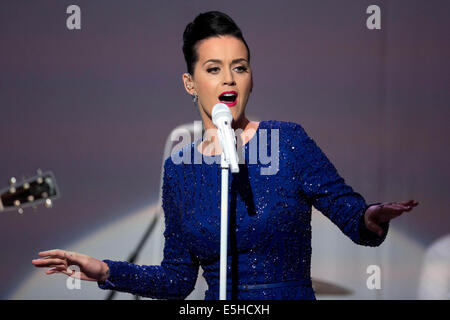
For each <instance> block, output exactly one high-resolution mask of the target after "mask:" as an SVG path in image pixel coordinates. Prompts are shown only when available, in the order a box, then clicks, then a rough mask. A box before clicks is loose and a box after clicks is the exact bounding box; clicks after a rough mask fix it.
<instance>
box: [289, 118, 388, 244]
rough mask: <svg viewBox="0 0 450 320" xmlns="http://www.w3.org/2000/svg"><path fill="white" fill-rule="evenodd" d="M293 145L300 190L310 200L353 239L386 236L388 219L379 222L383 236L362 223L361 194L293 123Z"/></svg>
mask: <svg viewBox="0 0 450 320" xmlns="http://www.w3.org/2000/svg"><path fill="white" fill-rule="evenodd" d="M294 128H295V129H294V132H293V133H292V134H293V136H294V139H293V141H294V146H295V148H296V149H298V150H297V152H298V154H297V161H296V162H295V163H296V172H297V174H299V175H300V181H301V183H302V185H301V187H302V191H303V192H304V193H305V195H306V197H307V198H308V199H309V200H310V202H311V204H312V205H313V206H314V207H315V208H317V209H318V210H319V211H320V212H322V213H323V214H324V215H325V216H327V217H328V218H329V219H330V220H331V221H332V222H333V223H334V224H335V225H336V226H338V227H339V229H340V230H341V231H342V232H343V233H344V234H345V235H346V236H348V237H349V238H350V239H351V240H352V241H353V242H355V243H357V244H360V245H365V246H379V245H380V244H381V243H382V242H383V241H384V239H385V238H386V235H387V231H388V228H389V223H388V222H387V223H385V224H383V225H382V227H383V230H384V233H383V235H382V236H379V235H378V234H376V233H374V232H372V231H370V230H369V229H367V226H366V225H365V219H364V217H365V215H364V213H365V212H366V209H368V208H369V207H370V206H371V205H367V204H366V202H365V200H364V198H363V197H362V196H361V194H359V193H357V192H355V191H354V190H353V189H352V188H351V187H350V186H348V185H347V184H346V183H345V180H344V179H343V178H342V177H341V176H340V175H339V174H338V172H337V170H336V168H335V167H334V166H333V164H332V163H331V162H330V161H329V160H328V158H327V157H326V155H325V154H324V153H323V152H322V150H321V149H320V148H319V147H318V146H317V144H316V143H315V142H314V140H313V139H311V138H310V137H309V136H308V135H307V133H306V132H305V130H304V129H303V128H302V127H301V126H300V125H297V126H295V127H294Z"/></svg>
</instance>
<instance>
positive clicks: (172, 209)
mask: <svg viewBox="0 0 450 320" xmlns="http://www.w3.org/2000/svg"><path fill="white" fill-rule="evenodd" d="M183 39H184V45H183V53H184V56H185V59H186V63H187V69H188V73H185V74H183V82H184V85H185V88H186V90H187V92H188V93H189V94H191V95H192V96H193V97H194V101H195V102H197V104H198V110H199V112H200V115H201V117H202V121H203V124H204V127H205V129H206V130H207V131H208V132H213V134H212V135H211V137H210V139H209V140H204V141H201V142H200V143H199V144H197V142H195V143H193V144H191V145H189V146H187V147H185V148H183V149H182V150H181V151H179V155H182V154H183V153H184V152H187V151H192V153H189V154H195V153H200V154H201V155H202V159H207V158H215V159H217V157H220V154H221V148H220V144H219V142H218V140H217V138H215V134H214V132H215V126H214V125H213V123H212V120H211V112H212V108H213V106H214V105H215V104H216V103H218V102H224V103H226V104H227V105H228V106H229V107H230V111H231V113H232V115H233V123H232V126H233V128H234V129H235V130H236V132H238V130H239V129H241V130H242V131H241V133H240V134H239V135H240V137H238V140H241V141H242V144H243V146H242V148H244V149H243V150H241V151H244V152H243V153H244V154H245V157H246V159H247V157H248V145H249V142H255V141H256V142H259V143H261V141H260V134H259V133H261V132H262V131H263V130H265V131H266V132H267V133H269V136H268V137H267V141H264V142H263V143H267V145H270V144H271V142H272V140H273V138H275V137H272V135H271V132H272V131H270V129H278V130H279V131H278V133H279V135H278V136H277V137H276V138H277V140H278V143H279V150H278V160H279V168H278V170H277V173H276V174H272V175H261V173H260V170H259V169H260V168H261V167H262V166H263V165H262V164H261V163H256V164H244V165H242V164H240V171H239V173H237V174H233V175H230V180H231V183H230V192H229V195H230V202H229V224H230V229H229V230H230V231H229V249H228V253H229V255H228V263H227V266H228V276H227V279H228V286H227V288H228V291H227V292H228V293H227V298H228V299H230V298H233V299H315V295H314V291H313V289H312V285H311V278H310V262H311V261H310V259H311V224H310V222H311V206H312V205H313V206H314V207H316V208H317V209H318V210H320V211H321V212H322V213H323V214H325V215H326V216H327V217H329V218H330V220H331V221H333V222H334V223H335V224H336V225H337V226H338V227H339V228H340V229H341V230H342V231H343V232H344V234H346V235H347V236H348V237H350V238H351V239H352V240H353V241H354V242H355V243H357V244H360V245H366V246H378V245H380V244H381V243H382V242H383V241H384V239H385V237H386V234H387V231H388V223H389V221H390V220H391V219H393V218H395V217H397V216H399V215H400V214H402V213H403V212H404V211H410V210H412V208H413V207H415V206H416V205H417V204H418V203H417V202H415V201H413V200H410V201H406V202H396V203H387V204H373V205H367V204H366V203H365V201H364V198H363V197H362V196H361V195H360V194H359V193H356V192H354V191H353V189H352V188H351V187H350V186H348V185H346V184H345V182H344V179H342V178H341V177H340V176H339V174H338V173H337V171H336V169H335V168H334V166H333V165H332V164H331V163H330V162H329V160H328V159H327V157H326V156H325V154H324V153H323V152H322V151H321V150H320V148H319V147H318V146H317V145H316V144H315V142H314V141H313V140H312V139H311V138H310V137H309V136H308V135H307V134H306V132H305V130H304V129H303V128H302V127H301V126H300V125H299V124H296V123H292V122H281V121H261V122H254V121H250V120H249V119H247V117H246V116H245V107H246V105H247V101H248V99H249V97H250V93H251V91H252V86H253V81H252V70H251V67H250V51H249V48H248V46H247V44H246V42H245V40H244V38H243V36H242V33H241V31H240V29H239V28H238V27H237V25H236V24H235V23H234V22H233V20H232V19H231V18H230V17H228V16H227V15H225V14H223V13H220V12H216V11H214V12H207V13H203V14H200V15H198V16H197V17H196V19H195V20H194V21H193V22H192V23H189V24H188V26H187V27H186V30H185V32H184V35H183ZM239 138H240V139H239ZM247 162H248V161H246V163H247ZM191 163H192V162H191ZM210 163H211V162H210ZM218 163H219V161H216V162H214V163H212V164H205V163H203V162H202V164H200V165H197V164H180V165H175V164H174V162H173V161H172V159H171V157H169V158H167V159H166V161H165V163H164V183H163V209H164V214H165V224H166V229H165V232H164V236H165V247H164V259H163V261H162V263H161V265H160V266H139V265H135V264H130V263H127V262H123V261H110V260H104V261H100V260H98V259H95V258H93V257H89V256H86V255H83V254H80V253H74V252H67V251H64V250H51V251H45V252H40V253H39V256H41V257H44V258H41V259H37V260H33V262H32V263H33V264H34V265H35V266H36V267H50V268H52V269H50V270H48V271H47V272H46V273H47V274H54V273H64V274H66V275H69V276H73V274H72V272H71V271H69V270H68V269H67V267H68V265H72V264H76V265H78V266H79V267H80V277H81V279H83V280H89V281H98V285H99V287H100V288H102V289H114V290H118V291H125V292H130V293H133V294H138V295H142V296H147V297H153V298H159V299H184V298H186V297H187V296H188V295H189V293H190V292H191V291H192V290H193V289H194V285H195V282H196V278H197V274H198V268H199V266H200V265H201V266H202V269H203V270H204V274H203V275H204V277H205V279H206V281H207V283H208V290H207V292H206V294H205V298H206V299H217V298H218V293H219V287H218V283H219V256H220V254H219V247H220V246H219V243H220V239H219V235H220V231H219V230H220V178H219V177H220V167H219V165H218Z"/></svg>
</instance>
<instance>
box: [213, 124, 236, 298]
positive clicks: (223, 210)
mask: <svg viewBox="0 0 450 320" xmlns="http://www.w3.org/2000/svg"><path fill="white" fill-rule="evenodd" d="M218 135H219V142H220V143H221V145H222V154H221V155H220V167H221V168H222V182H221V188H222V189H221V193H220V195H221V199H220V274H219V300H226V299H227V256H228V253H227V249H228V170H229V168H230V163H231V159H230V157H231V155H228V154H226V153H225V150H226V149H225V137H224V136H223V134H222V132H221V131H220V130H218ZM233 138H234V137H233ZM234 144H236V140H234ZM233 148H235V145H234V146H233ZM232 171H233V172H235V173H236V172H239V166H238V165H237V164H236V163H235V164H234V166H233V168H232Z"/></svg>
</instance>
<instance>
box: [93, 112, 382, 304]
mask: <svg viewBox="0 0 450 320" xmlns="http://www.w3.org/2000/svg"><path fill="white" fill-rule="evenodd" d="M276 129H278V130H276ZM277 141H278V150H279V153H278V155H277V156H276V159H277V160H276V161H275V160H274V159H275V157H274V158H272V160H271V161H270V162H269V161H267V159H268V157H265V158H264V157H263V156H262V155H261V154H262V153H261V151H259V155H258V156H257V161H255V157H254V155H255V153H253V152H254V151H255V150H259V149H257V148H255V146H257V147H258V148H259V147H260V145H262V146H264V145H266V146H267V151H266V152H265V153H264V154H265V155H267V156H268V155H271V150H272V149H271V147H272V144H274V145H276V142H277ZM199 142H200V141H199V140H197V141H195V142H193V143H191V144H190V145H188V146H186V147H185V148H183V149H182V150H180V151H179V152H178V153H174V154H172V157H168V158H167V159H166V160H165V162H164V179H163V199H162V202H163V209H164V216H165V231H164V237H165V245H164V259H163V261H162V262H161V265H160V266H153V265H136V264H131V263H128V262H124V261H111V260H104V261H105V262H106V263H107V264H108V266H109V268H110V275H109V277H108V279H107V281H106V282H99V283H98V285H99V287H100V288H102V289H113V290H117V291H124V292H130V293H133V294H137V295H141V296H145V297H151V298H157V299H184V298H186V297H187V296H188V295H189V294H190V293H191V292H192V290H193V289H194V285H195V283H196V279H197V274H198V268H199V266H201V267H202V269H203V271H204V273H203V276H204V278H205V280H206V282H207V283H208V290H207V291H206V293H205V299H206V300H209V299H218V297H219V260H220V259H219V257H220V251H219V250H220V189H221V172H220V170H221V168H220V156H219V155H218V156H212V157H211V156H204V155H202V154H201V153H200V152H199V151H198V149H197V145H198V143H199ZM274 150H276V149H274ZM238 152H239V153H240V154H241V156H242V157H244V156H245V163H241V164H239V167H240V171H239V173H236V174H234V173H231V172H230V174H229V207H228V209H229V220H228V221H229V222H228V223H229V233H228V235H229V243H228V264H227V267H228V274H227V280H228V286H227V290H228V291H227V299H256V300H260V299H315V295H314V291H313V289H312V284H311V278H310V265H311V206H314V207H315V208H316V209H318V210H319V211H321V212H322V213H323V214H324V215H325V216H327V217H328V218H329V219H330V220H331V221H332V222H333V223H334V224H336V225H337V226H338V227H339V228H340V230H341V231H342V232H343V233H344V234H345V235H347V236H348V237H349V238H350V239H351V240H352V241H353V242H355V243H357V244H360V245H364V246H378V245H380V244H381V243H382V242H383V241H384V239H385V237H386V234H387V231H388V227H389V224H388V223H386V224H385V225H384V226H383V228H384V231H385V232H384V235H383V236H382V237H380V236H378V235H377V234H375V233H373V232H371V231H369V230H368V229H367V228H366V227H365V224H364V220H363V213H364V212H365V209H366V208H367V206H368V205H367V204H366V202H365V200H364V198H363V197H362V196H361V195H360V194H359V193H357V192H355V191H353V189H352V188H351V187H350V186H348V185H346V183H345V181H344V179H343V178H342V177H340V175H339V174H338V172H337V170H336V168H335V167H334V166H333V165H332V163H331V162H330V161H329V160H328V158H327V157H326V155H325V154H324V153H323V152H322V151H321V149H320V148H319V147H318V146H317V145H316V143H315V142H314V141H313V139H311V138H310V137H309V136H308V135H307V133H306V132H305V130H304V129H303V127H302V126H301V125H299V124H296V123H293V122H285V121H272V120H271V121H261V122H260V124H259V127H258V129H257V131H256V134H255V135H254V136H253V137H252V138H251V139H250V140H249V141H248V142H247V143H246V144H245V145H244V146H242V147H241V148H239V149H238ZM174 156H177V157H174ZM181 156H184V157H185V158H184V161H183V163H181V164H176V163H179V162H180V161H179V160H180V157H181ZM199 157H200V163H198V162H199V161H198V159H199ZM186 159H190V161H186ZM241 162H242V161H241ZM277 162H278V163H277ZM277 169H278V170H277ZM264 170H265V171H264ZM274 173H276V174H274Z"/></svg>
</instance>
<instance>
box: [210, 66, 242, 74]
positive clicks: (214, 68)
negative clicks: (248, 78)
mask: <svg viewBox="0 0 450 320" xmlns="http://www.w3.org/2000/svg"><path fill="white" fill-rule="evenodd" d="M236 68H241V71H238V73H243V72H246V71H247V70H248V68H247V67H244V66H239V67H236ZM236 68H235V69H236ZM216 69H219V67H213V68H209V69H206V71H208V72H209V73H211V72H212V70H216Z"/></svg>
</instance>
